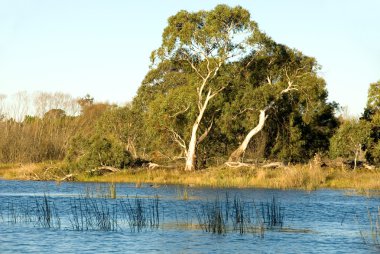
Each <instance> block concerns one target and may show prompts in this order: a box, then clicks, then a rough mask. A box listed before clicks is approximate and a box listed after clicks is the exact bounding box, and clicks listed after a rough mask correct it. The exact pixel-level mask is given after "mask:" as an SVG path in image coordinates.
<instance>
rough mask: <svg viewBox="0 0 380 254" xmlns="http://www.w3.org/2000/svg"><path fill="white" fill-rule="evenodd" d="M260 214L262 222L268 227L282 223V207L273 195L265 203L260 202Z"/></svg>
mask: <svg viewBox="0 0 380 254" xmlns="http://www.w3.org/2000/svg"><path fill="white" fill-rule="evenodd" d="M261 214H262V219H263V222H264V224H265V225H266V226H267V227H268V228H275V227H280V228H282V226H283V224H284V208H283V207H281V205H280V204H279V203H278V201H277V200H276V198H275V197H274V196H273V197H272V200H271V201H269V202H267V203H261Z"/></svg>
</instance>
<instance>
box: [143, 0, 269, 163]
mask: <svg viewBox="0 0 380 254" xmlns="http://www.w3.org/2000/svg"><path fill="white" fill-rule="evenodd" d="M263 37H265V35H264V34H262V33H261V32H260V31H259V30H258V27H257V24H256V23H255V22H254V21H251V20H250V14H249V12H248V11H247V10H245V9H243V8H241V7H239V6H238V7H234V8H232V7H229V6H226V5H218V6H216V7H215V8H214V9H213V10H210V11H198V12H192V13H191V12H187V11H180V12H178V13H177V14H176V15H174V16H172V17H170V18H169V20H168V25H167V27H166V28H165V30H164V32H163V36H162V45H161V46H160V47H159V48H158V49H157V50H155V51H153V52H152V57H151V58H152V62H153V64H154V65H155V66H157V65H159V64H160V63H164V62H167V61H169V62H180V63H181V65H182V68H180V69H178V70H176V71H177V72H179V73H183V72H185V71H186V72H190V73H191V74H192V78H191V79H188V80H187V82H188V84H187V85H188V86H190V87H192V91H189V92H191V93H195V95H196V100H195V101H191V103H192V105H191V106H194V104H195V106H196V114H195V119H193V120H192V121H193V124H192V127H191V131H190V135H189V140H188V141H185V139H184V138H183V137H181V136H180V135H179V134H178V133H176V132H175V130H170V131H171V132H173V131H174V132H175V133H173V135H174V136H176V139H177V141H178V142H179V143H180V145H181V146H182V148H183V149H184V153H185V157H186V166H185V170H194V169H195V159H196V149H197V144H198V143H200V142H201V141H202V139H204V138H205V137H206V136H207V135H208V132H209V130H210V128H211V126H212V125H211V124H210V125H209V126H208V127H206V128H205V131H204V132H203V134H201V135H198V132H199V127H200V125H201V124H202V123H203V121H204V115H205V113H206V111H207V110H208V108H209V104H210V102H211V101H212V100H213V99H214V98H215V97H217V96H218V95H219V94H220V93H221V92H222V91H223V90H224V89H225V88H226V86H227V85H228V84H227V83H223V82H217V79H218V77H219V76H220V75H221V70H222V69H223V67H224V65H226V64H230V63H233V62H236V61H239V60H241V59H242V58H243V57H245V56H246V55H247V54H248V53H251V52H252V50H254V49H255V48H258V47H260V41H261V39H262V38H263ZM189 108H190V107H189ZM186 109H187V106H185V107H184V108H183V109H178V112H173V113H174V114H179V113H180V112H183V111H185V110H186Z"/></svg>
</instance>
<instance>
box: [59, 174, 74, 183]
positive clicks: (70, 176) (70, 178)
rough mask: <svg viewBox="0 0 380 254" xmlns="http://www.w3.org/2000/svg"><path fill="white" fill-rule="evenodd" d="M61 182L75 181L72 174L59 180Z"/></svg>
mask: <svg viewBox="0 0 380 254" xmlns="http://www.w3.org/2000/svg"><path fill="white" fill-rule="evenodd" d="M59 180H60V181H62V182H72V181H75V175H74V174H68V175H65V176H64V177H62V178H61V179H59Z"/></svg>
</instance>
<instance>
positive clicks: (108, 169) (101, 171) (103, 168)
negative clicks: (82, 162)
mask: <svg viewBox="0 0 380 254" xmlns="http://www.w3.org/2000/svg"><path fill="white" fill-rule="evenodd" d="M119 171H120V169H118V168H115V167H111V166H101V167H97V168H94V169H91V170H88V171H87V172H88V173H90V174H98V175H103V174H105V173H111V172H112V173H113V172H119Z"/></svg>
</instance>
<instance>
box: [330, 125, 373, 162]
mask: <svg viewBox="0 0 380 254" xmlns="http://www.w3.org/2000/svg"><path fill="white" fill-rule="evenodd" d="M370 131H371V126H370V124H368V123H367V122H365V121H359V120H356V119H348V120H345V121H344V122H343V123H342V124H341V126H340V127H339V129H338V130H337V132H336V133H335V135H334V136H333V137H332V138H331V145H330V155H331V156H332V157H333V158H336V157H343V158H351V159H354V157H355V156H357V155H358V154H360V153H361V152H362V150H363V148H364V147H365V144H367V142H368V141H369V138H370Z"/></svg>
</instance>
